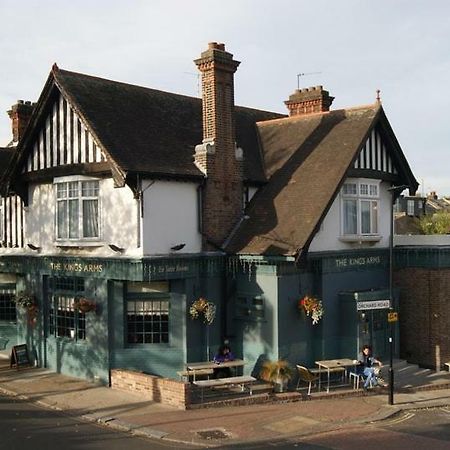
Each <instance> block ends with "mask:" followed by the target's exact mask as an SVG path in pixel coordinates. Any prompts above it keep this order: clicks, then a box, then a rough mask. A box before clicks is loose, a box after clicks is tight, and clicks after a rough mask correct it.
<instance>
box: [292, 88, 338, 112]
mask: <svg viewBox="0 0 450 450" xmlns="http://www.w3.org/2000/svg"><path fill="white" fill-rule="evenodd" d="M333 100H334V97H331V96H330V94H329V92H328V91H325V90H324V89H323V87H322V86H314V87H310V88H305V89H296V91H295V92H294V93H293V94H292V95H291V96H289V100H287V101H285V102H284V103H285V105H286V106H287V108H288V110H289V115H290V116H300V115H304V114H311V113H318V112H324V111H329V110H330V106H331V104H332V103H333Z"/></svg>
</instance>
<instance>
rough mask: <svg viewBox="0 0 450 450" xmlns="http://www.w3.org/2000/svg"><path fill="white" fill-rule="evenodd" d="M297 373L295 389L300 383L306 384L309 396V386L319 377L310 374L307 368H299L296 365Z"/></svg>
mask: <svg viewBox="0 0 450 450" xmlns="http://www.w3.org/2000/svg"><path fill="white" fill-rule="evenodd" d="M296 367H297V372H298V382H297V389H298V387H299V385H300V382H301V381H304V382H305V383H308V395H311V386H312V383H313V382H316V381H317V380H318V379H319V375H317V374H315V373H312V372H311V370H309V369H308V368H307V367H304V366H300V365H298V364H297V366H296Z"/></svg>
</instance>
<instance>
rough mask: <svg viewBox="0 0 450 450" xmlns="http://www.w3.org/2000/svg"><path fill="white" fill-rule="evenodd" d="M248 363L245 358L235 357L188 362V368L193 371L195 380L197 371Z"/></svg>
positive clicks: (240, 365)
mask: <svg viewBox="0 0 450 450" xmlns="http://www.w3.org/2000/svg"><path fill="white" fill-rule="evenodd" d="M245 364H246V362H245V361H244V360H243V359H233V360H232V361H224V362H220V363H218V362H214V361H203V362H193V363H187V364H186V370H187V371H189V372H192V377H193V381H195V372H196V371H199V370H204V369H218V368H220V367H242V366H244V365H245Z"/></svg>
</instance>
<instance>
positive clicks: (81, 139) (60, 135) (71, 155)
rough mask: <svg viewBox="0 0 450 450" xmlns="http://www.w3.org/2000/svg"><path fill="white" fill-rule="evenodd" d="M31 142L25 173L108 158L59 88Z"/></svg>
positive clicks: (24, 168)
mask: <svg viewBox="0 0 450 450" xmlns="http://www.w3.org/2000/svg"><path fill="white" fill-rule="evenodd" d="M30 144H31V145H30V146H29V148H31V152H30V154H29V155H28V157H27V158H26V162H25V164H24V167H23V169H22V173H29V172H34V171H37V170H41V169H48V168H51V167H57V166H64V165H69V164H84V163H97V162H104V161H106V157H105V155H104V154H103V152H102V151H101V149H100V146H99V144H98V143H97V142H96V141H95V139H94V137H93V136H92V134H91V133H90V132H89V130H88V129H87V127H86V126H85V124H84V123H83V121H82V120H81V119H80V117H79V116H78V114H77V113H76V112H75V110H74V109H73V108H72V106H71V105H70V103H69V102H68V101H67V100H66V99H65V98H64V96H63V95H61V93H59V92H58V95H57V98H56V100H55V101H54V103H53V105H51V107H50V112H49V113H48V114H47V116H46V117H45V119H44V120H43V121H41V128H40V129H39V130H37V132H36V133H35V138H34V141H32V142H31V143H30Z"/></svg>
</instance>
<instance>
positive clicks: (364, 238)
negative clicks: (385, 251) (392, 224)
mask: <svg viewBox="0 0 450 450" xmlns="http://www.w3.org/2000/svg"><path fill="white" fill-rule="evenodd" d="M339 240H340V241H341V242H379V241H381V236H380V235H378V234H371V235H356V234H352V235H348V236H339Z"/></svg>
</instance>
